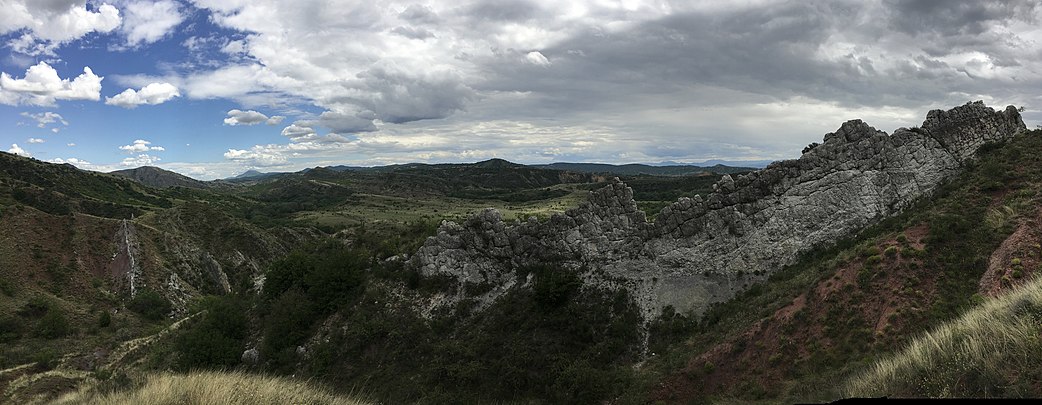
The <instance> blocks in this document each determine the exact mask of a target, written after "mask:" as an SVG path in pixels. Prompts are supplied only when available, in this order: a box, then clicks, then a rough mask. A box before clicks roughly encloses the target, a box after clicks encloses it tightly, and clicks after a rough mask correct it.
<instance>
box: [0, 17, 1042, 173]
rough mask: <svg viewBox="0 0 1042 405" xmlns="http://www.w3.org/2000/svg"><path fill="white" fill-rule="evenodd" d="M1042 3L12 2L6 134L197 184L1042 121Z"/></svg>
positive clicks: (2, 144)
mask: <svg viewBox="0 0 1042 405" xmlns="http://www.w3.org/2000/svg"><path fill="white" fill-rule="evenodd" d="M1040 17H1042V6H1040V5H1039V4H1038V1H978V0H967V1H960V0H919V1H908V0H881V1H870V0H869V1H863V0H857V1H668V0H659V1H638V0H621V1H610V0H574V1H557V0H522V1H488V0H485V1H467V0H454V1H427V2H424V1H422V0H409V1H352V0H190V1H189V0H159V1H138V0H98V1H95V0H86V1H84V0H0V48H3V52H2V53H0V72H2V73H0V150H3V151H8V152H11V153H18V154H21V155H25V156H32V157H34V158H36V159H39V160H43V161H49V162H56V163H71V164H74V165H76V166H78V167H81V168H84V169H88V170H98V171H111V170H119V169H126V168H133V167H138V166H144V165H151V166H158V167H162V168H165V169H169V170H173V171H176V172H179V173H182V174H185V175H188V176H191V177H194V178H198V179H215V178H224V177H229V176H233V175H236V174H239V173H242V172H244V171H246V170H248V169H256V170H260V171H264V172H268V171H296V170H301V169H304V168H307V167H315V166H328V165H341V164H345V165H360V166H372V165H384V164H395V163H407V162H429V163H442V162H476V161H480V160H485V159H489V158H502V159H507V160H510V161H514V162H520V163H529V164H534V163H550V162H562V161H567V162H603V163H615V164H623V163H659V162H684V163H698V162H702V161H706V160H710V159H723V160H734V161H742V160H775V159H790V158H796V157H798V156H799V153H800V151H801V150H802V149H803V147H804V146H806V145H807V144H808V143H811V142H817V141H821V139H822V137H823V135H824V134H825V133H828V132H832V131H834V130H836V129H837V128H838V127H839V126H840V125H841V124H842V123H843V122H844V121H846V120H850V119H855V118H860V119H863V120H865V121H866V122H868V123H869V124H870V125H873V126H875V127H876V128H877V129H880V130H883V131H887V132H892V131H893V130H895V129H897V128H899V127H908V126H915V125H919V124H920V123H921V122H922V120H923V119H924V118H925V116H926V113H927V111H929V110H931V109H937V108H942V109H947V108H951V107H954V106H956V105H961V104H965V103H966V102H970V101H975V100H983V101H984V102H985V103H986V104H988V105H989V106H992V107H995V108H997V109H998V108H1003V107H1005V106H1006V105H1009V104H1013V105H1017V106H1023V107H1024V108H1025V112H1024V118H1025V121H1026V122H1027V124H1028V126H1029V127H1032V128H1033V127H1035V126H1036V125H1038V123H1039V122H1040V121H1042V24H1040V23H1039V22H1040V21H1039V20H1040Z"/></svg>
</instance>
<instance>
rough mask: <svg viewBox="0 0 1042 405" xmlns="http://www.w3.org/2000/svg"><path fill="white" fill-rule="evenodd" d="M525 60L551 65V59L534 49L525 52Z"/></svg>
mask: <svg viewBox="0 0 1042 405" xmlns="http://www.w3.org/2000/svg"><path fill="white" fill-rule="evenodd" d="M525 60H527V61H528V63H531V64H533V65H539V66H550V60H549V59H547V58H546V56H544V55H543V54H542V53H540V52H539V51H532V52H529V53H527V54H525Z"/></svg>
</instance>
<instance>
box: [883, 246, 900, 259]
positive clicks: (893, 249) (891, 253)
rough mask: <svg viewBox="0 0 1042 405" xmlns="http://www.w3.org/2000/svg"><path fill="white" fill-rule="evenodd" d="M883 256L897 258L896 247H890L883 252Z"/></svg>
mask: <svg viewBox="0 0 1042 405" xmlns="http://www.w3.org/2000/svg"><path fill="white" fill-rule="evenodd" d="M883 254H884V255H886V256H887V257H894V256H897V246H890V247H888V248H886V250H884V251H883Z"/></svg>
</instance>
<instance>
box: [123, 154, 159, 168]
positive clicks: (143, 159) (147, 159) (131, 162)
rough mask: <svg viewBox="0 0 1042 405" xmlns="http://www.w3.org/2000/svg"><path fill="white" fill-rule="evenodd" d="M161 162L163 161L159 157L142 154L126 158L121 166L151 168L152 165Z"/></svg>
mask: <svg viewBox="0 0 1042 405" xmlns="http://www.w3.org/2000/svg"><path fill="white" fill-rule="evenodd" d="M160 160H162V159H160V158H159V157H158V156H152V155H149V154H147V153H142V154H140V155H137V156H134V157H128V158H125V159H123V161H122V162H119V164H120V165H123V166H136V167H140V166H151V165H154V164H156V162H159V161H160Z"/></svg>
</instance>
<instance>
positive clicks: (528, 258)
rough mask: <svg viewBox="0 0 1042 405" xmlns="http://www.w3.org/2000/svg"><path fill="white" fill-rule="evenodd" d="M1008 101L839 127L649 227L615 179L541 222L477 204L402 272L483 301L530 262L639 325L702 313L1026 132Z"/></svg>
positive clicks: (727, 179)
mask: <svg viewBox="0 0 1042 405" xmlns="http://www.w3.org/2000/svg"><path fill="white" fill-rule="evenodd" d="M1025 129H1026V128H1025V126H1024V122H1023V120H1022V119H1021V117H1020V114H1019V113H1018V112H1017V109H1016V108H1014V107H1013V106H1009V107H1006V109H1005V110H1004V111H1001V112H996V111H995V110H993V109H991V108H989V107H986V106H984V104H983V103H981V102H975V103H968V104H966V105H963V106H959V107H956V108H953V109H951V110H948V111H941V110H934V111H930V113H929V114H928V115H927V118H926V120H925V121H924V122H923V125H922V127H920V128H913V129H904V128H902V129H899V130H897V131H895V132H894V134H893V135H887V134H886V133H884V132H882V131H878V130H876V129H875V128H872V127H871V126H869V125H868V124H866V123H864V122H862V121H861V120H852V121H848V122H846V123H844V124H843V125H842V126H841V127H840V128H839V129H838V130H837V131H836V132H833V133H829V134H826V135H825V138H824V141H823V142H822V143H821V144H820V145H812V146H811V147H808V149H807V150H806V151H805V152H804V153H803V155H802V156H801V157H800V158H799V159H796V160H786V161H780V162H775V163H773V164H771V165H770V166H768V167H767V168H765V169H763V170H758V171H756V172H752V173H749V174H747V175H740V176H737V177H736V178H732V177H731V176H726V175H725V176H723V178H722V179H721V180H720V181H719V182H718V183H717V184H716V185H715V186H714V189H715V190H716V191H715V192H714V193H712V194H710V195H708V196H707V197H705V198H702V197H701V196H697V195H696V196H693V197H691V198H681V199H680V200H678V201H676V202H674V203H673V204H671V205H669V206H668V207H666V208H664V209H663V210H662V212H660V213H659V214H658V216H657V217H656V219H655V221H654V222H649V221H648V220H647V219H646V217H645V214H644V212H642V211H640V210H638V209H637V206H636V203H635V201H634V200H633V191H632V190H631V189H630V188H629V187H626V185H625V184H622V183H621V182H619V181H618V180H616V181H614V182H612V183H611V184H610V185H608V186H606V187H604V188H602V189H600V190H597V191H594V192H591V195H590V197H589V199H588V201H586V202H584V203H583V204H581V205H580V206H579V207H576V208H573V209H570V210H568V211H567V212H565V213H564V214H558V215H554V216H553V217H551V218H550V219H549V220H546V221H538V220H535V219H530V220H529V221H527V222H523V223H514V224H507V223H504V222H503V221H502V218H501V216H500V214H499V213H498V212H497V211H495V210H491V209H489V210H486V211H484V212H482V213H480V214H478V215H475V216H474V217H472V218H470V219H468V220H467V221H465V222H464V223H463V224H456V223H453V222H444V223H443V224H442V225H441V227H440V228H439V229H438V234H437V236H434V237H431V238H429V239H428V240H427V241H426V243H425V244H424V246H423V247H422V248H420V250H419V251H418V252H417V253H416V254H415V255H413V257H412V258H411V259H410V261H409V264H410V265H411V266H416V267H418V268H419V269H420V270H421V271H422V272H423V273H424V274H425V275H436V274H447V275H451V276H453V277H455V278H457V279H459V280H460V281H462V282H469V283H490V284H492V285H493V286H494V287H497V288H492V289H491V290H490V291H491V292H489V293H486V294H485V296H484V297H483V298H484V299H485V300H486V301H487V300H493V299H495V298H496V296H497V294H499V293H501V292H502V291H504V290H505V288H503V287H506V286H509V285H512V284H513V283H514V282H515V280H516V277H515V276H514V271H515V270H516V269H518V268H520V267H523V266H527V265H534V264H540V263H556V264H559V265H561V266H564V267H569V268H574V269H582V270H583V272H582V273H583V275H584V281H585V282H586V283H588V284H597V285H599V286H602V287H609V288H627V289H628V290H629V291H630V293H631V294H632V295H633V296H634V297H635V299H636V300H637V302H638V304H639V305H640V306H641V308H642V312H643V314H644V316H645V319H650V318H652V317H654V316H657V315H658V313H659V311H660V310H661V308H663V307H664V306H666V305H672V306H674V307H675V308H677V309H678V310H682V311H687V310H690V311H693V312H695V313H699V314H700V313H702V312H703V311H704V310H705V309H706V308H707V307H708V306H709V305H710V304H712V303H715V302H720V301H724V300H727V299H729V298H731V297H733V296H734V295H735V294H736V293H738V292H739V291H741V290H743V289H745V288H748V287H749V286H751V285H752V283H755V282H759V281H762V280H763V279H765V278H766V277H767V276H769V275H770V274H771V273H772V272H774V271H776V270H778V269H780V268H782V267H783V266H785V265H788V264H791V263H793V262H794V261H795V260H796V259H797V258H798V257H799V255H800V254H801V253H804V252H806V251H809V250H811V249H814V248H816V247H819V246H824V245H828V244H831V243H834V242H835V241H836V240H838V239H841V238H844V237H848V236H850V235H852V234H854V233H856V232H857V231H858V230H860V229H863V228H864V227H866V226H868V225H871V224H873V223H875V222H878V221H880V220H882V219H885V218H887V217H890V216H893V215H895V214H897V213H899V212H901V210H903V209H904V208H905V207H907V206H909V205H910V204H912V203H913V202H914V201H915V200H917V199H918V198H920V197H923V196H925V195H928V194H929V193H931V192H932V191H934V190H935V189H936V188H937V187H938V186H940V185H941V184H942V183H943V182H944V181H945V180H947V179H948V178H950V177H951V176H953V175H955V174H957V173H959V171H960V170H961V168H962V167H963V165H964V164H965V163H966V162H967V161H968V160H969V159H972V158H973V156H974V155H975V153H976V152H977V150H978V149H979V148H980V147H981V146H982V145H984V144H986V143H990V142H996V141H1002V140H1005V139H1008V138H1011V137H1012V136H1014V135H1015V134H1016V133H1018V132H1020V131H1022V130H1025Z"/></svg>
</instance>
